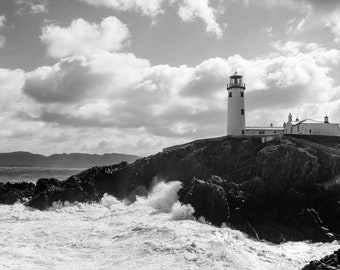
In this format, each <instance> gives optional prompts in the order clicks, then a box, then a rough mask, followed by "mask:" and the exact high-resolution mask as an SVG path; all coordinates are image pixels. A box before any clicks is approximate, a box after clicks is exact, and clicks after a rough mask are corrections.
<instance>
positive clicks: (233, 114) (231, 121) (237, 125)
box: [227, 72, 246, 135]
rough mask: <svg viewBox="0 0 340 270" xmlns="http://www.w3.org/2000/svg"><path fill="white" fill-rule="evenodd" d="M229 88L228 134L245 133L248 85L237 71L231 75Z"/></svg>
mask: <svg viewBox="0 0 340 270" xmlns="http://www.w3.org/2000/svg"><path fill="white" fill-rule="evenodd" d="M227 90H228V124H227V135H243V134H245V126H246V120H245V109H244V91H245V90H246V85H245V84H244V83H243V80H242V76H241V75H238V74H237V72H235V74H234V75H232V76H230V82H229V83H228V84H227Z"/></svg>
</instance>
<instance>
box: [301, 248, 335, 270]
mask: <svg viewBox="0 0 340 270" xmlns="http://www.w3.org/2000/svg"><path fill="white" fill-rule="evenodd" d="M337 269H340V249H338V250H337V251H334V253H333V254H331V255H328V256H325V257H324V258H322V259H320V260H318V261H312V262H310V263H309V264H308V265H306V266H305V267H304V268H302V270H337Z"/></svg>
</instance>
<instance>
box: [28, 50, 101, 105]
mask: <svg viewBox="0 0 340 270" xmlns="http://www.w3.org/2000/svg"><path fill="white" fill-rule="evenodd" d="M103 83H105V77H104V76H101V74H96V73H95V72H93V71H92V68H91V66H90V65H89V63H87V62H86V61H85V59H84V57H81V56H79V57H72V58H68V59H64V60H61V62H59V63H57V64H56V65H54V66H52V67H41V68H38V69H37V70H35V71H33V72H32V73H30V74H29V75H28V76H27V79H26V83H25V87H24V89H23V91H24V93H26V94H27V95H29V96H30V97H32V98H33V99H35V100H36V101H38V102H41V103H58V102H59V103H72V102H76V101H81V100H83V99H86V98H87V97H88V95H90V94H91V91H92V90H93V89H95V87H100V86H101V85H102V84H103ZM92 94H95V93H92Z"/></svg>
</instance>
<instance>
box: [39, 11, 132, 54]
mask: <svg viewBox="0 0 340 270" xmlns="http://www.w3.org/2000/svg"><path fill="white" fill-rule="evenodd" d="M128 37H129V30H128V28H127V27H126V25H125V24H123V23H122V22H121V21H120V20H118V19H117V18H116V17H113V16H111V17H107V18H104V19H103V20H102V21H101V23H100V24H95V23H89V22H87V21H85V20H83V19H76V20H74V21H72V23H71V25H70V26H69V27H67V28H63V27H60V26H58V25H53V24H52V25H48V26H45V27H44V28H43V30H42V35H41V36H40V38H41V40H42V42H43V43H45V44H46V45H47V52H48V54H49V56H51V57H54V58H62V57H66V56H70V55H75V54H91V53H95V51H97V50H106V51H110V52H113V51H119V50H121V49H122V48H123V46H124V44H125V43H126V41H127V39H128Z"/></svg>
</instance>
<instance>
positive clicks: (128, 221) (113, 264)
mask: <svg viewBox="0 0 340 270" xmlns="http://www.w3.org/2000/svg"><path fill="white" fill-rule="evenodd" d="M179 188H180V185H179V184H178V182H174V183H163V184H160V186H158V187H157V188H156V186H155V189H154V192H152V193H151V194H150V196H149V198H148V199H146V200H144V201H143V200H138V201H137V202H136V203H134V204H130V205H126V204H124V203H123V202H121V201H119V200H117V199H115V198H113V197H112V196H109V195H105V196H104V197H103V198H102V200H101V202H100V203H93V204H84V203H74V204H65V205H55V206H54V207H52V208H50V210H48V211H39V210H33V209H31V208H27V207H25V206H23V205H22V204H15V205H0V269H57V270H59V269H61V270H63V269H65V270H66V269H67V270H68V269H90V270H92V269H96V270H97V269H124V270H125V269H240V270H243V269H252V270H256V269H259V270H266V269H276V270H280V269H282V270H290V269H300V268H302V266H303V265H305V264H306V263H307V262H309V261H310V260H314V259H318V258H321V257H323V256H324V255H327V254H329V253H331V252H333V251H334V250H336V249H338V248H339V243H338V242H333V243H327V244H322V243H316V244H310V243H305V242H296V243H292V242H289V243H285V244H281V245H274V244H270V243H266V242H259V241H254V240H252V239H249V238H248V237H247V236H245V235H244V234H243V233H241V232H239V231H235V230H232V229H230V228H227V227H224V228H218V227H214V226H210V225H208V224H203V223H199V222H197V221H195V220H192V211H193V209H192V207H191V206H183V205H181V204H180V203H179V202H178V201H174V198H177V197H176V196H177V193H176V192H175V191H176V190H177V191H178V190H179ZM162 198H163V199H164V201H162ZM154 207H155V208H156V209H158V211H155V208H154Z"/></svg>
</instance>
